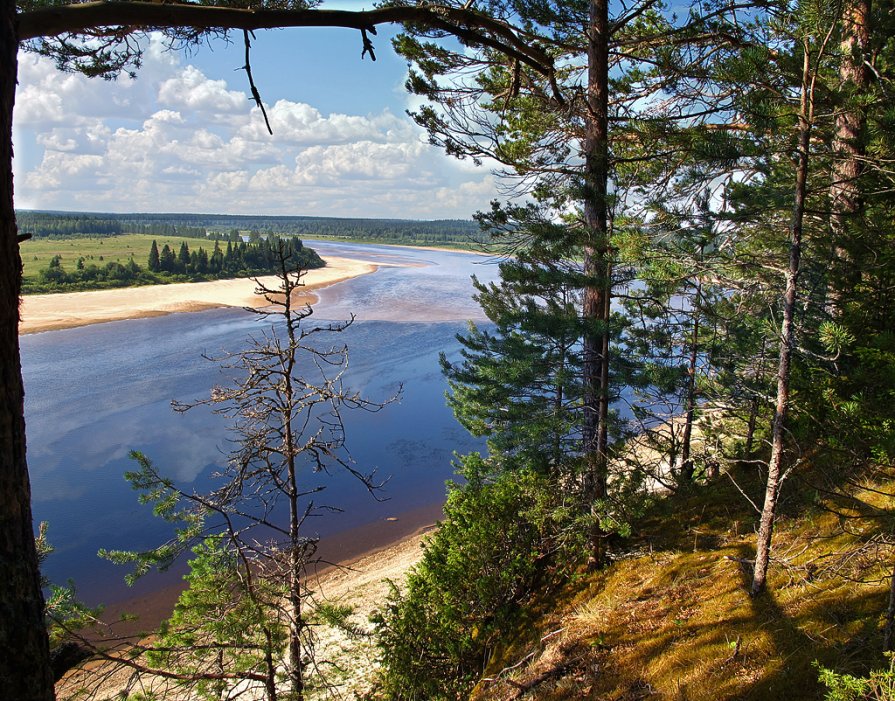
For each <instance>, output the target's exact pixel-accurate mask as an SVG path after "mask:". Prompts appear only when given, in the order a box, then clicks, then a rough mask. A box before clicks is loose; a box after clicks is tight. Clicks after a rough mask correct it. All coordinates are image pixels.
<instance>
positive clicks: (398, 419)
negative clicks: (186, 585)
mask: <svg viewBox="0 0 895 701" xmlns="http://www.w3.org/2000/svg"><path fill="white" fill-rule="evenodd" d="M322 248H323V246H321V249H322ZM336 248H338V249H339V251H338V253H336V252H331V254H333V255H344V254H345V250H344V249H346V248H350V247H349V246H341V245H340V246H336ZM365 248H366V247H357V246H355V247H353V249H354V251H355V254H356V255H357V256H358V257H366V258H369V253H368V252H367V251H365V250H364V249H365ZM321 252H323V253H327V252H329V251H323V250H321ZM373 253H374V254H375V255H377V256H379V257H380V260H382V261H385V260H389V262H394V263H399V264H400V265H402V266H405V267H397V268H396V267H383V268H380V270H379V271H378V272H376V273H374V274H372V275H366V276H362V277H360V278H355V279H353V280H350V281H346V282H344V283H340V284H338V285H335V286H333V287H331V288H328V289H327V290H324V297H327V299H329V298H330V296H331V297H332V299H336V301H337V304H335V305H328V302H326V301H324V303H322V304H320V305H319V308H317V309H316V310H315V311H316V314H315V316H314V320H315V321H319V320H320V319H336V320H338V319H343V318H347V316H348V315H349V314H350V313H351V312H352V311H358V315H359V319H360V320H359V321H358V323H356V324H355V325H353V326H352V327H351V328H350V329H348V330H347V331H346V332H345V333H344V334H341V335H338V336H335V337H330V338H328V339H327V342H329V343H333V342H336V343H338V344H339V345H341V343H343V342H344V343H347V344H348V345H349V348H350V357H351V360H350V366H349V371H348V373H347V375H346V387H350V388H352V389H354V390H362V391H363V392H364V393H365V394H367V395H369V396H370V397H371V398H372V399H374V400H383V399H386V398H387V397H389V396H391V395H392V394H393V393H394V391H395V389H396V388H397V386H398V384H399V383H402V382H403V383H404V386H405V389H404V394H403V396H402V398H401V402H400V403H398V404H393V405H391V406H388V407H386V408H385V409H384V410H383V411H381V412H379V413H374V414H370V413H367V412H355V413H354V414H350V413H349V414H346V423H347V426H346V428H347V434H348V445H349V447H350V449H351V453H352V455H353V457H354V458H355V459H356V461H357V465H358V467H359V468H360V469H361V470H362V471H365V472H366V471H369V470H371V469H373V468H378V474H379V475H380V476H381V477H383V478H385V477H387V476H389V475H391V476H392V478H391V480H390V481H389V483H388V485H387V487H386V490H385V492H384V493H383V494H382V496H384V497H387V498H389V500H390V501H389V502H388V506H387V509H388V511H389V513H392V514H395V513H397V514H400V513H401V512H402V511H408V510H411V509H413V508H415V507H417V506H419V504H421V503H425V504H429V503H432V502H434V501H436V500H438V499H439V498H442V497H443V495H444V481H445V480H446V479H447V478H448V477H450V475H451V472H452V468H451V460H452V457H453V453H454V451H457V452H460V453H464V452H468V451H469V450H474V449H480V447H481V443H482V442H481V441H479V440H476V439H472V438H471V437H470V436H469V435H468V434H467V433H466V432H465V431H464V430H463V429H462V428H461V427H459V426H458V425H457V424H456V422H455V421H454V420H453V417H452V416H451V414H450V411H449V410H448V409H447V407H446V406H445V402H444V396H443V395H444V391H445V389H446V384H445V382H444V379H443V378H442V377H441V374H440V371H439V367H438V353H439V352H440V351H446V352H447V353H448V355H449V357H452V356H453V357H455V356H456V354H457V352H458V344H457V342H456V339H455V337H454V336H455V334H456V333H457V332H458V331H462V330H463V329H464V327H465V319H466V318H468V315H467V312H469V311H470V310H472V311H474V312H476V313H477V307H476V305H475V304H474V302H472V300H471V298H470V294H471V285H470V283H469V276H470V274H472V273H476V274H479V276H480V277H483V279H484V277H485V276H484V275H482V271H481V266H476V265H475V264H474V262H475V260H476V258H475V257H474V256H464V255H461V254H450V253H445V254H441V253H438V252H431V251H425V252H424V254H416V253H415V252H413V251H408V252H406V253H405V252H404V251H401V252H393V251H390V250H387V249H379V250H377V251H374V252H373ZM408 263H413V264H415V265H416V266H417V267H406V265H407V264H408ZM428 263H431V264H428ZM421 265H422V266H424V267H419V266H421ZM330 292H332V293H333V295H330V296H327V295H329V293H330ZM336 292H338V294H335V293H336ZM370 310H387V311H388V313H389V315H391V316H392V317H394V318H395V319H396V320H400V321H401V322H402V323H392V322H390V321H363V319H364V318H365V317H364V315H365V314H367V313H368V312H369V311H370ZM407 310H411V312H412V313H410V315H409V316H406V317H403V318H402V316H401V315H402V314H405V313H406V312H407ZM415 315H416V316H415ZM441 316H444V317H445V318H447V319H448V321H430V319H432V318H434V319H440V318H441ZM421 318H422V319H423V321H420V319H421ZM414 322H415V323H414ZM259 329H260V327H259V324H258V322H257V319H256V317H255V316H254V315H251V314H246V313H245V312H243V311H241V310H234V309H216V310H210V311H207V312H197V313H192V314H172V315H169V316H163V317H155V318H152V319H140V320H133V321H126V322H115V323H110V324H100V325H97V326H90V327H83V328H80V329H69V330H66V331H57V332H50V333H45V334H38V335H35V336H24V337H22V339H21V343H22V354H23V366H24V368H23V369H24V374H25V381H26V421H27V423H28V441H29V445H28V460H29V467H30V470H31V475H32V486H33V491H34V514H35V520H36V521H40V520H49V521H50V522H51V528H52V531H53V533H54V537H53V542H54V544H55V545H56V546H57V555H54V557H53V558H50V561H49V562H48V565H47V567H48V574H50V575H51V577H53V579H55V580H56V581H64V580H65V579H66V578H67V577H69V576H74V577H75V578H76V579H78V580H82V579H84V580H86V581H91V582H94V584H93V585H92V586H97V587H102V586H107V585H105V584H102V582H103V579H102V576H103V575H101V571H100V570H98V569H96V565H95V557H94V556H95V553H96V550H97V548H99V547H108V548H135V547H149V546H152V545H157V544H158V543H159V542H161V540H162V539H164V538H165V537H170V533H169V532H168V530H169V529H170V526H169V524H165V523H164V522H160V520H159V519H155V518H154V517H152V515H151V513H150V512H151V509H150V508H149V507H146V506H140V505H139V504H138V503H137V495H136V494H135V493H134V492H133V491H132V490H131V488H130V486H129V485H128V483H127V482H126V481H125V480H124V478H123V473H124V472H125V471H127V470H133V469H134V467H135V465H134V463H133V462H132V461H131V460H129V459H128V457H127V454H128V452H129V451H130V450H132V449H134V450H140V451H142V452H144V453H145V454H146V455H147V456H148V457H149V458H150V459H151V460H152V461H153V463H154V464H155V465H156V466H157V468H158V470H159V472H160V473H162V474H164V475H167V476H170V477H172V478H174V479H176V480H178V481H180V482H181V483H182V484H187V485H195V487H196V489H198V490H200V491H201V490H205V489H207V488H208V487H209V485H210V484H212V483H213V481H214V480H212V479H211V478H210V474H211V473H212V472H214V471H216V470H218V469H219V467H218V466H220V465H224V464H226V459H227V456H226V453H227V452H228V451H229V450H230V449H231V448H232V447H233V446H232V444H231V443H230V442H229V441H230V440H231V439H232V438H233V436H232V435H231V434H228V433H227V431H226V425H227V421H226V420H225V419H223V418H222V417H220V416H216V415H214V414H212V413H211V412H210V411H208V410H207V408H198V409H195V410H191V411H189V412H187V413H186V414H183V415H179V414H175V413H174V412H173V411H172V410H171V408H170V401H171V399H175V398H176V399H178V400H181V401H193V400H196V399H202V398H205V397H207V396H208V393H209V391H210V388H211V387H212V386H213V385H214V384H219V383H221V382H224V381H225V379H224V378H222V376H221V373H220V371H219V369H218V367H217V366H216V365H214V364H213V363H209V362H208V361H206V360H204V359H203V358H202V354H203V353H207V354H211V355H221V354H222V352H226V351H228V350H229V351H234V350H238V349H239V348H242V347H245V345H246V338H247V337H248V336H249V335H250V334H256V335H257V334H258V333H259ZM306 477H307V478H308V479H309V481H312V482H314V483H317V482H318V481H319V482H320V483H325V484H326V485H327V491H326V493H325V494H326V498H325V502H326V503H329V504H333V505H336V506H340V507H342V508H344V509H345V513H343V514H340V515H338V516H337V517H333V518H332V519H331V520H328V517H321V519H318V520H315V521H314V527H315V528H320V529H321V532H324V531H326V530H328V531H329V532H332V531H335V530H338V529H339V528H346V527H351V526H360V525H363V524H364V523H369V522H370V521H372V520H376V519H377V518H380V517H381V516H382V513H383V512H382V509H384V508H386V507H384V506H382V505H380V504H378V503H377V502H375V501H374V500H373V499H371V498H370V496H369V494H367V492H366V490H364V489H363V488H362V487H360V486H359V485H358V484H357V483H356V481H353V480H351V479H350V478H349V477H348V476H346V475H345V474H344V471H340V470H338V469H336V470H333V474H332V475H331V476H326V475H314V476H311V475H309V474H306ZM166 529H168V530H166ZM86 563H92V564H86ZM102 571H103V572H105V570H102ZM99 598H102V597H101V596H99Z"/></svg>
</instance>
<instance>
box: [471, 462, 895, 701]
mask: <svg viewBox="0 0 895 701" xmlns="http://www.w3.org/2000/svg"><path fill="white" fill-rule="evenodd" d="M746 481H748V480H746ZM787 486H788V489H789V494H790V499H789V502H788V503H787V504H784V511H783V514H782V516H781V519H780V521H779V523H778V526H777V531H776V534H775V550H774V556H775V563H774V567H773V571H772V573H771V577H770V587H769V591H768V592H767V593H766V594H764V595H762V596H759V597H757V598H754V599H753V598H750V597H749V595H748V589H747V585H748V583H749V581H750V579H751V572H750V571H749V564H748V562H744V561H747V560H749V559H751V558H752V557H753V554H754V553H753V549H754V535H753V532H752V524H753V523H754V521H755V514H754V511H751V507H750V506H749V505H748V503H747V502H746V501H745V499H744V498H743V497H742V496H741V495H740V494H739V492H738V491H737V490H736V489H734V487H733V486H732V485H731V483H730V482H729V481H727V480H726V478H722V479H721V480H720V481H718V482H717V483H715V484H713V485H708V486H706V487H705V488H704V489H701V490H700V493H698V494H691V495H676V496H673V497H670V498H668V499H666V500H663V502H662V503H661V504H659V505H658V506H657V507H656V509H655V510H654V511H653V512H652V513H651V514H650V516H649V517H648V518H647V519H645V520H644V521H643V522H642V523H641V524H640V529H639V534H638V537H636V538H634V539H632V541H631V542H628V543H626V544H625V545H624V548H625V550H627V554H621V556H620V558H619V559H618V560H617V561H616V562H615V563H613V564H612V565H611V566H610V567H609V568H607V569H606V570H605V571H603V572H601V573H598V574H595V575H582V576H581V578H580V579H579V580H578V581H576V582H574V583H572V584H571V585H569V586H568V587H567V588H566V589H565V590H564V591H563V592H562V593H561V594H560V597H561V599H562V601H561V603H560V605H559V606H558V608H557V610H556V611H555V612H552V613H549V614H547V615H545V616H543V617H541V619H540V620H539V621H538V622H537V624H536V630H529V631H524V632H521V633H520V634H519V636H518V639H517V640H515V641H513V642H512V643H511V644H509V645H508V646H507V648H506V649H505V650H503V651H502V652H501V653H500V654H497V655H495V656H494V658H493V659H492V661H491V663H490V665H489V667H488V670H487V672H486V678H487V679H486V681H483V682H482V683H480V684H479V686H478V687H477V689H476V693H475V694H474V698H477V699H488V700H489V701H490V700H492V699H495V700H496V699H522V698H525V699H543V700H545V701H548V700H549V701H552V700H556V701H559V700H561V699H606V700H610V699H611V700H613V701H634V700H635V699H674V700H680V701H709V700H711V701H715V700H717V699H755V700H764V699H787V700H790V699H792V700H798V699H819V698H822V697H823V691H822V689H821V687H820V685H819V684H818V682H817V670H816V669H815V668H814V666H813V664H814V662H815V661H820V662H821V663H822V664H824V665H825V666H828V667H832V668H835V669H838V670H841V671H859V672H863V671H865V670H866V669H867V668H869V667H871V666H882V664H883V662H882V656H881V655H880V653H879V650H880V645H881V636H880V627H881V620H882V614H883V612H884V611H885V608H886V595H887V590H888V585H887V582H885V581H880V580H881V577H882V576H884V575H885V574H886V573H887V572H888V571H889V568H890V567H891V565H885V568H886V569H885V571H883V570H881V569H880V561H881V560H882V561H883V562H891V560H892V552H891V549H890V548H889V546H881V547H869V548H867V547H866V546H865V549H866V552H864V551H862V550H861V544H862V543H865V542H866V540H867V537H868V535H869V531H867V529H868V528H872V527H873V525H872V523H873V522H871V521H866V520H865V521H858V522H856V523H859V524H863V526H862V527H863V528H864V529H865V531H864V532H863V533H862V534H861V535H860V536H856V535H849V534H848V533H846V532H845V531H844V530H843V529H842V527H841V520H840V519H839V518H837V517H835V516H833V515H832V514H831V513H829V512H827V511H825V510H823V509H819V508H817V507H816V506H812V504H811V503H810V500H809V499H808V490H806V489H805V488H804V485H802V486H801V487H800V486H799V485H797V484H795V483H792V484H789V485H787ZM876 486H877V487H882V489H881V491H883V492H890V493H891V492H893V491H895V481H887V482H882V483H877V484H876ZM745 487H746V488H747V490H749V491H752V492H755V491H756V490H758V489H759V485H758V484H757V483H753V484H747V485H745ZM864 496H865V497H867V496H869V497H870V498H869V499H868V501H871V502H873V501H875V502H876V503H875V506H877V507H882V506H885V500H886V496H885V495H882V494H879V495H877V494H872V493H866V492H865V493H864ZM877 527H878V526H877ZM845 552H851V553H853V554H852V556H851V557H849V558H843V557H842V553H845ZM851 577H854V578H857V579H863V580H865V581H864V583H859V582H855V581H851V579H850V578H851ZM874 579H875V580H876V581H875V582H873V581H870V582H868V581H867V580H874ZM521 660H525V661H524V663H523V664H520V665H518V666H516V663H518V662H519V661H521ZM510 668H512V669H510Z"/></svg>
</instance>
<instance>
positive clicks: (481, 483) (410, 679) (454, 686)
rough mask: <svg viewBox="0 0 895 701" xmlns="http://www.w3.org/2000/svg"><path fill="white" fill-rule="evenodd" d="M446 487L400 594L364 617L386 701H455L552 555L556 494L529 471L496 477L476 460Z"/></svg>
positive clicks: (510, 622)
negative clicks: (369, 619) (441, 513)
mask: <svg viewBox="0 0 895 701" xmlns="http://www.w3.org/2000/svg"><path fill="white" fill-rule="evenodd" d="M460 472H461V474H462V475H463V476H465V477H466V478H467V480H468V482H467V483H465V484H463V485H458V484H452V485H450V486H449V492H448V499H447V503H446V505H445V519H444V521H443V522H442V523H441V524H440V528H439V530H438V531H437V532H436V533H435V534H434V535H433V536H432V537H431V538H430V539H429V541H428V542H427V543H426V546H425V554H424V555H423V559H422V561H421V562H420V563H419V564H418V565H417V566H416V567H415V568H414V569H413V570H412V571H411V573H410V575H409V576H408V579H407V582H406V589H405V590H404V591H403V592H402V591H400V590H399V589H398V588H397V587H396V586H393V588H392V592H391V595H390V596H389V598H388V601H387V603H386V606H385V608H384V610H382V611H380V612H379V613H378V614H377V615H376V616H374V619H373V620H374V623H375V624H376V629H377V643H378V645H379V648H380V651H381V655H382V663H383V668H382V672H381V678H380V684H381V686H382V690H383V692H384V693H385V694H386V695H387V697H388V698H393V699H433V700H434V699H455V698H460V697H462V695H463V694H464V692H465V691H467V690H468V689H469V687H470V686H471V684H472V683H474V681H475V680H476V679H477V678H478V676H479V675H480V674H481V671H482V668H483V666H484V664H485V662H486V661H487V659H488V656H489V654H490V652H491V650H493V649H494V647H495V646H496V645H497V644H498V643H499V641H500V639H501V637H502V636H503V635H504V634H505V632H506V631H507V630H509V629H511V628H512V627H513V626H514V624H515V622H517V620H518V615H519V611H520V604H523V603H524V602H525V601H526V599H527V597H528V595H529V594H530V592H531V591H532V589H533V587H535V585H537V584H538V582H539V581H540V579H541V576H542V575H543V574H544V572H545V571H546V567H547V564H548V563H549V562H551V561H552V560H553V558H552V557H551V555H554V554H555V552H556V549H557V547H558V546H557V543H558V542H560V541H559V539H557V537H556V534H555V532H554V530H555V529H554V526H553V523H554V519H553V514H554V513H555V510H556V508H557V506H558V505H557V504H556V503H555V500H556V498H557V496H556V495H558V494H559V493H560V490H558V489H555V485H553V484H552V483H551V481H550V480H549V479H548V478H547V477H545V476H543V475H538V474H535V473H533V472H529V471H523V472H498V473H497V474H494V470H493V468H492V466H491V465H490V464H489V463H488V462H487V461H485V460H483V459H482V458H481V456H479V455H478V454H473V455H469V456H466V457H465V458H464V459H463V463H462V466H461V470H460Z"/></svg>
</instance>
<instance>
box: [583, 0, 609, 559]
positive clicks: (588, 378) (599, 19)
mask: <svg viewBox="0 0 895 701" xmlns="http://www.w3.org/2000/svg"><path fill="white" fill-rule="evenodd" d="M587 58H588V89H587V100H588V106H587V118H586V126H585V142H584V151H585V153H584V226H585V229H586V241H585V246H584V274H585V276H587V278H588V282H587V286H586V288H585V290H584V301H583V309H582V313H583V317H584V412H585V413H584V427H583V442H584V458H585V461H586V465H585V469H586V471H587V474H586V492H585V493H586V497H587V499H589V500H590V501H591V503H592V505H593V506H592V516H593V518H594V526H593V528H592V532H591V534H590V540H591V552H590V557H589V565H590V566H591V567H592V568H594V567H599V566H600V565H602V564H603V562H604V561H605V558H606V553H605V542H604V541H605V534H604V533H603V532H602V529H601V528H600V527H599V525H598V524H599V514H598V513H596V510H597V508H598V507H597V503H596V502H597V501H598V500H601V499H603V498H604V497H605V496H606V483H607V473H608V462H609V461H608V454H607V450H608V435H609V432H608V418H609V309H610V305H611V300H610V292H611V289H612V286H611V282H610V279H609V277H610V274H611V267H610V262H609V208H608V202H607V193H608V181H609V107H608V105H609V101H608V98H609V5H608V2H607V0H593V1H592V2H591V4H590V26H589V28H588V52H587Z"/></svg>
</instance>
